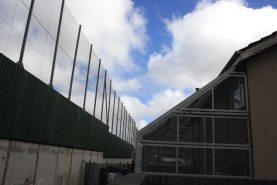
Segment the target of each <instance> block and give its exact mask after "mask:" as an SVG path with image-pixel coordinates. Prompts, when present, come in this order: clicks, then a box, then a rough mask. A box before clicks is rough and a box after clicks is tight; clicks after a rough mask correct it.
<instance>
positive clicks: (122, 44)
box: [67, 0, 147, 76]
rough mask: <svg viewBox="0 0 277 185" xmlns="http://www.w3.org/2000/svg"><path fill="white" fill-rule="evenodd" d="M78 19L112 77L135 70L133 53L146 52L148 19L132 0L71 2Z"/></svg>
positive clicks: (70, 4) (73, 0)
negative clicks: (125, 71)
mask: <svg viewBox="0 0 277 185" xmlns="http://www.w3.org/2000/svg"><path fill="white" fill-rule="evenodd" d="M67 4H68V6H69V8H70V9H71V10H72V13H73V15H74V16H76V19H77V20H78V21H79V22H80V23H81V24H82V25H83V30H84V32H85V34H86V35H87V37H88V39H89V40H90V41H91V42H92V43H93V44H94V48H95V50H96V53H97V54H98V56H99V58H102V59H103V63H104V66H105V67H106V68H107V69H108V71H109V72H110V73H112V75H111V76H116V75H117V74H118V73H121V72H122V71H124V70H127V69H128V70H130V69H134V68H136V67H137V66H135V64H134V63H133V60H132V57H131V52H132V51H133V50H138V51H141V52H142V51H143V49H144V46H145V43H146V40H147V35H146V19H145V18H144V16H143V13H142V11H141V10H140V9H138V8H136V7H135V6H134V2H132V1H131V0H101V1H98V0H82V2H81V3H80V1H76V0H68V1H67ZM80 10H82V11H80Z"/></svg>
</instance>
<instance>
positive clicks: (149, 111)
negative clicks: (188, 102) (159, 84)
mask: <svg viewBox="0 0 277 185" xmlns="http://www.w3.org/2000/svg"><path fill="white" fill-rule="evenodd" d="M185 98H186V96H185V95H184V93H182V92H181V91H173V90H170V89H167V90H164V91H161V92H158V93H156V94H154V96H153V97H152V99H150V100H148V101H147V102H146V103H143V102H141V101H140V100H139V99H138V98H135V97H133V96H123V97H122V101H123V102H124V104H125V106H126V107H127V109H128V110H129V112H130V114H131V115H132V116H133V117H134V119H135V120H136V121H137V127H138V129H141V128H142V127H144V126H145V125H146V124H147V121H146V120H148V121H152V120H153V119H155V118H156V117H157V116H160V115H161V114H163V113H165V112H166V111H168V110H169V109H170V108H172V107H173V106H175V105H176V104H178V103H179V102H180V101H182V100H184V99H185Z"/></svg>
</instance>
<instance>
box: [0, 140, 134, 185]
mask: <svg viewBox="0 0 277 185" xmlns="http://www.w3.org/2000/svg"><path fill="white" fill-rule="evenodd" d="M89 161H91V162H95V163H97V164H105V163H109V164H119V163H120V162H121V163H127V162H129V163H130V162H131V160H130V159H103V153H102V152H96V151H89V150H79V149H71V148H63V147H56V146H48V145H39V144H33V143H25V142H19V141H9V140H0V185H17V184H23V183H24V182H25V181H26V179H27V180H28V181H30V182H34V184H35V185H78V184H79V185H83V184H84V171H85V163H84V162H89Z"/></svg>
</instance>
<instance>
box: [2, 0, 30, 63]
mask: <svg viewBox="0 0 277 185" xmlns="http://www.w3.org/2000/svg"><path fill="white" fill-rule="evenodd" d="M30 3H31V0H25V1H22V0H1V1H0V25H1V29H0V39H1V43H0V52H1V53H3V54H5V55H6V56H7V57H9V58H10V59H11V60H13V61H15V62H16V61H18V59H19V54H20V50H21V45H22V40H23V35H24V30H25V26H26V21H27V17H28V12H29V7H30Z"/></svg>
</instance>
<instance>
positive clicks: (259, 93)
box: [246, 46, 277, 180]
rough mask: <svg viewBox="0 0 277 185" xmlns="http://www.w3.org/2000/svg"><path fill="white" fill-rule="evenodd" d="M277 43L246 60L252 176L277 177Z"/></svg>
mask: <svg viewBox="0 0 277 185" xmlns="http://www.w3.org/2000/svg"><path fill="white" fill-rule="evenodd" d="M276 51H277V46H274V47H271V48H268V49H267V50H265V51H263V52H261V53H259V54H257V55H254V56H253V57H251V58H249V59H248V60H247V61H246V62H247V74H248V86H249V100H250V117H251V131H252V147H253V159H254V164H253V165H254V166H253V168H254V177H255V178H258V179H275V180H276V179H277V116H276V115H277V112H276V111H277V76H276V75H277V52H276Z"/></svg>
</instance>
